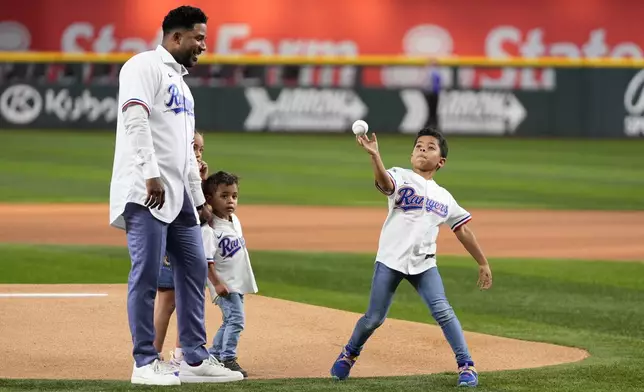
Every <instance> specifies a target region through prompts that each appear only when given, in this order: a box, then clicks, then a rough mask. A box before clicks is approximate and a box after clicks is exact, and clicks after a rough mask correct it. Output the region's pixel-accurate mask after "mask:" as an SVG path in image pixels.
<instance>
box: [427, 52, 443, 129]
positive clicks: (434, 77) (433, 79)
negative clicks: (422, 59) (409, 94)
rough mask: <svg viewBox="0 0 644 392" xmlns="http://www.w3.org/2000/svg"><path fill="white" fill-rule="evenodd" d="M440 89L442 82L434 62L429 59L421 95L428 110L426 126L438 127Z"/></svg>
mask: <svg viewBox="0 0 644 392" xmlns="http://www.w3.org/2000/svg"><path fill="white" fill-rule="evenodd" d="M441 88H442V80H441V75H440V72H439V69H438V67H437V63H436V60H434V59H430V60H429V66H428V67H427V68H426V71H425V79H424V81H423V93H424V94H425V100H426V101H427V107H428V108H429V116H428V117H427V123H426V124H425V125H426V126H432V125H433V126H438V98H439V97H440V91H441Z"/></svg>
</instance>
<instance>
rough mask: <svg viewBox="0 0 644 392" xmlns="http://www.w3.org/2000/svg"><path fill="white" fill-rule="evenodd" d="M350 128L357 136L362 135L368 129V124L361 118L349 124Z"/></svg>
mask: <svg viewBox="0 0 644 392" xmlns="http://www.w3.org/2000/svg"><path fill="white" fill-rule="evenodd" d="M351 130H352V131H353V133H354V134H355V135H357V136H362V135H364V134H366V133H367V131H368V130H369V125H368V124H367V123H366V122H365V121H363V120H356V122H354V123H353V125H352V126H351Z"/></svg>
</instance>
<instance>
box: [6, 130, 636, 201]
mask: <svg viewBox="0 0 644 392" xmlns="http://www.w3.org/2000/svg"><path fill="white" fill-rule="evenodd" d="M379 142H380V148H381V152H382V156H383V159H384V161H385V165H386V166H387V167H391V166H405V167H406V166H408V162H409V154H410V152H411V147H412V144H413V137H412V136H401V135H387V134H382V135H380V137H379ZM449 142H450V154H449V159H448V164H447V166H446V167H445V168H444V169H443V170H441V172H440V173H439V175H438V176H437V181H438V182H439V183H440V184H442V185H444V186H445V187H447V189H449V190H450V191H451V192H452V194H454V196H455V197H456V198H457V200H459V202H460V203H462V204H463V205H465V206H467V207H468V208H473V207H494V208H550V209H553V208H554V209H604V210H612V209H637V210H641V209H644V203H643V202H642V195H643V194H644V165H642V162H643V158H642V156H643V154H644V140H639V139H629V140H588V141H580V140H525V139H498V138H462V137H450V138H449ZM113 146H114V136H113V134H112V133H90V132H87V133H58V132H31V131H30V132H24V131H23V132H17V131H15V132H8V131H3V132H0V201H8V202H42V201H58V202H86V201H91V202H107V200H108V192H109V180H110V175H111V169H112V159H113V153H114V148H113ZM205 159H206V161H207V162H208V163H209V165H210V167H211V171H213V170H219V169H223V170H228V171H233V172H235V173H237V174H239V175H240V176H241V177H242V181H243V182H242V186H243V189H242V192H243V193H242V195H241V197H242V199H241V201H242V202H243V203H252V204H256V203H270V204H311V205H352V206H374V205H377V206H381V205H382V198H380V196H379V195H378V193H377V192H374V191H373V186H372V183H373V182H372V177H371V176H372V174H371V166H370V163H369V158H368V156H367V155H366V153H364V152H363V151H361V150H360V149H359V147H358V146H357V145H356V144H355V140H354V139H353V137H352V136H350V135H346V134H345V135H283V134H279V135H276V134H265V133H264V134H248V133H217V134H206V152H205Z"/></svg>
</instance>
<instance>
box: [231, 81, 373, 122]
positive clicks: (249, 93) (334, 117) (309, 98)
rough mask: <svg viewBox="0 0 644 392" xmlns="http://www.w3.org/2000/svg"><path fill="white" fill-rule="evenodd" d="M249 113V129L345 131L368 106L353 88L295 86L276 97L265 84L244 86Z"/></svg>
mask: <svg viewBox="0 0 644 392" xmlns="http://www.w3.org/2000/svg"><path fill="white" fill-rule="evenodd" d="M245 95H246V99H247V100H248V103H249V105H250V108H251V110H250V114H249V115H248V117H247V118H246V121H245V122H244V127H245V128H246V129H248V130H255V131H258V130H262V129H265V128H268V129H269V130H279V131H289V130H292V131H305V130H326V131H335V132H344V131H346V130H347V129H348V128H350V126H351V124H352V123H353V122H354V121H355V120H359V119H361V118H364V117H365V115H366V114H367V111H368V109H367V106H366V105H365V104H364V102H362V100H361V99H360V97H359V96H358V94H356V93H355V92H354V91H352V90H341V89H314V88H296V89H282V90H281V91H280V94H279V96H278V97H277V98H276V99H275V101H273V100H272V99H271V97H270V96H269V95H268V91H266V89H264V88H260V87H254V88H247V89H246V90H245Z"/></svg>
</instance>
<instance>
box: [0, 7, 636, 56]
mask: <svg viewBox="0 0 644 392" xmlns="http://www.w3.org/2000/svg"><path fill="white" fill-rule="evenodd" d="M1 3H2V4H1V5H2V6H3V7H2V11H3V12H2V16H0V18H1V19H0V22H3V23H4V24H3V25H2V29H0V35H1V37H2V39H0V42H1V45H2V49H3V50H52V51H65V52H79V51H85V52H88V51H93V52H101V53H105V52H115V51H142V50H145V49H149V48H152V47H153V46H154V45H156V43H157V42H158V39H159V36H160V28H161V22H162V20H163V17H164V16H165V14H166V13H167V12H168V11H169V10H170V9H172V8H174V7H177V6H179V5H182V4H183V3H181V2H177V1H176V0H113V1H109V2H108V1H100V2H88V1H84V0H66V1H64V2H61V1H59V0H23V1H20V2H11V3H9V2H8V1H6V0H2V2H1ZM190 4H191V5H193V6H197V7H200V8H202V9H203V10H204V11H205V12H206V13H207V15H208V16H209V18H210V20H209V38H208V48H209V49H208V51H209V52H212V53H256V52H261V53H269V54H301V55H311V54H355V55H358V54H419V55H447V54H457V55H485V56H489V57H503V56H505V55H522V56H525V57H538V56H570V57H600V56H606V57H642V50H643V48H644V36H642V35H641V34H634V33H633V32H634V31H637V30H638V28H639V27H640V19H641V17H640V15H641V14H642V13H643V12H644V3H642V2H638V1H629V2H615V1H610V0H592V1H581V0H579V1H566V2H561V1H559V0H525V1H521V2H517V1H513V0H497V1H494V2H490V1H471V0H452V1H449V2H445V1H441V0H405V1H400V0H353V1H350V2H347V1H344V0H326V1H325V2H323V3H320V2H319V1H315V0H271V1H270V2H267V1H264V0H237V1H234V2H232V1H230V2H221V1H217V2H215V1H210V0H193V1H191V2H190ZM52 15H56V17H55V18H53V17H51V16H52Z"/></svg>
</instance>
